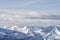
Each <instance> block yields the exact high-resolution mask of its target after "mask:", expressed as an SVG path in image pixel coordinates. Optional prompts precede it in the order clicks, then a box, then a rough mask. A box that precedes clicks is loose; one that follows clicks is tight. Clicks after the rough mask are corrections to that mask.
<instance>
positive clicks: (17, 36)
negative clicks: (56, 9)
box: [0, 25, 60, 40]
mask: <svg viewBox="0 0 60 40" xmlns="http://www.w3.org/2000/svg"><path fill="white" fill-rule="evenodd" d="M0 39H1V40H3V39H5V40H8V39H9V40H60V26H24V27H18V26H16V25H15V26H11V27H3V28H0Z"/></svg>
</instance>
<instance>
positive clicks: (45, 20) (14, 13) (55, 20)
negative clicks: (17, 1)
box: [0, 9, 60, 25]
mask: <svg viewBox="0 0 60 40" xmlns="http://www.w3.org/2000/svg"><path fill="white" fill-rule="evenodd" d="M59 21H60V15H59V14H57V15H56V13H55V14H49V13H47V12H38V11H25V10H8V9H1V10H0V25H2V24H4V25H6V24H9V25H10V24H37V25H49V24H50V25H53V24H54V25H55V24H60V22H59Z"/></svg>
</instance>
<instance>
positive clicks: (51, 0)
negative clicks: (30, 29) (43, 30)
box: [0, 0, 60, 25]
mask: <svg viewBox="0 0 60 40" xmlns="http://www.w3.org/2000/svg"><path fill="white" fill-rule="evenodd" d="M10 9H11V10H10ZM13 14H15V15H13ZM40 18H43V19H42V20H40ZM44 18H47V19H46V20H44ZM52 19H54V20H52ZM56 19H58V20H56ZM0 22H1V23H0V24H6V23H7V24H8V23H10V22H12V23H15V22H18V23H19V24H20V23H32V24H35V23H36V24H39V25H40V24H47V25H48V24H60V0H0ZM52 22H53V23H52ZM18 23H17V24H18Z"/></svg>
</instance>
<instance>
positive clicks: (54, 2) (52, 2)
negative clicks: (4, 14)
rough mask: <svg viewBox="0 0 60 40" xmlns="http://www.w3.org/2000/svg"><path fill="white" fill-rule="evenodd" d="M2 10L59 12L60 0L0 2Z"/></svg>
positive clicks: (7, 0) (1, 0) (11, 0)
mask: <svg viewBox="0 0 60 40" xmlns="http://www.w3.org/2000/svg"><path fill="white" fill-rule="evenodd" d="M0 9H19V10H32V11H57V12H59V11H60V0H0ZM59 13H60V12H59Z"/></svg>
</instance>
